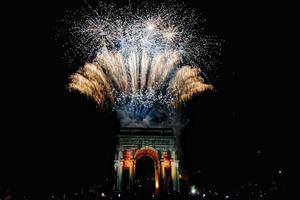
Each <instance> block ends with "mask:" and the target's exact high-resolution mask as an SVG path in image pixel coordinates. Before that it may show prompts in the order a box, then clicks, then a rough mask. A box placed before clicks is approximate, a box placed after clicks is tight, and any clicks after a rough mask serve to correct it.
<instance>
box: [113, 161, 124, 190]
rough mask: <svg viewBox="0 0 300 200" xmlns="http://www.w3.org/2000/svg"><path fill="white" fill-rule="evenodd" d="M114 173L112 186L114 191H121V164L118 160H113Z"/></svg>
mask: <svg viewBox="0 0 300 200" xmlns="http://www.w3.org/2000/svg"><path fill="white" fill-rule="evenodd" d="M114 167H115V171H116V179H115V185H114V191H118V192H120V191H121V184H122V173H123V162H122V161H120V160H115V166H114Z"/></svg>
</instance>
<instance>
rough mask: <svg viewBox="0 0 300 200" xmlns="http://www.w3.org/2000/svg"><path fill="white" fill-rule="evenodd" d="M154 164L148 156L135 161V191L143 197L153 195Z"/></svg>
mask: <svg viewBox="0 0 300 200" xmlns="http://www.w3.org/2000/svg"><path fill="white" fill-rule="evenodd" d="M154 165H155V162H154V160H153V159H152V158H151V157H150V156H147V155H145V156H141V157H140V158H138V159H137V161H136V174H135V184H136V187H135V188H136V191H137V192H138V193H139V194H143V195H152V194H154V193H155V168H154Z"/></svg>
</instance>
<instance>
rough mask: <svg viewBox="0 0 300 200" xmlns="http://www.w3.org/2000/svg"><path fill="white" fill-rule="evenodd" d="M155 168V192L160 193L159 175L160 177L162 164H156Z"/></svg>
mask: <svg viewBox="0 0 300 200" xmlns="http://www.w3.org/2000/svg"><path fill="white" fill-rule="evenodd" d="M154 169H155V194H159V177H160V164H159V163H157V164H155V165H154Z"/></svg>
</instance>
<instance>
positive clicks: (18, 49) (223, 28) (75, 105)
mask: <svg viewBox="0 0 300 200" xmlns="http://www.w3.org/2000/svg"><path fill="white" fill-rule="evenodd" d="M115 2H117V4H118V5H121V4H124V2H125V1H123V0H122V1H121V0H119V1H115ZM120 2H121V3H120ZM132 2H133V1H132ZM186 2H187V4H188V6H189V7H191V8H196V9H197V12H198V13H201V14H202V15H203V16H204V18H206V19H207V22H206V23H205V25H206V33H207V34H209V35H215V36H217V37H218V38H220V39H223V40H224V43H223V47H222V52H223V53H222V56H221V57H220V58H219V60H220V62H219V63H218V64H217V65H216V70H215V71H214V72H213V73H211V74H210V75H211V76H212V77H213V83H214V85H215V87H216V91H215V92H214V93H211V92H209V93H205V94H202V95H199V96H197V97H195V98H194V99H193V100H192V101H191V102H189V103H187V105H186V107H184V108H183V113H184V115H185V116H186V117H187V118H188V119H189V123H188V124H187V126H186V127H185V128H184V130H183V131H182V138H181V142H182V149H183V161H182V164H183V166H184V168H185V169H187V170H189V173H190V179H191V181H193V182H194V183H195V184H198V185H200V186H201V187H203V188H209V189H211V190H213V191H218V192H219V193H222V192H224V193H226V192H227V191H228V193H230V192H232V191H239V192H240V191H242V190H243V189H242V188H245V187H248V186H247V185H249V184H250V185H253V187H254V188H256V189H249V191H256V190H257V191H259V190H261V188H263V189H262V190H263V191H264V192H265V191H266V192H267V194H264V195H265V196H267V198H266V199H268V198H269V199H277V198H278V199H288V198H287V197H292V196H295V195H296V196H298V198H299V190H300V183H299V178H300V176H299V174H300V173H299V169H300V168H299V167H300V165H299V162H298V161H299V153H298V152H299V149H300V147H299V139H296V133H297V131H296V130H293V129H292V126H290V123H292V121H291V120H292V119H291V115H289V114H287V113H286V111H287V110H289V111H293V109H294V107H292V106H291V104H290V103H289V102H288V101H287V96H288V95H287V93H288V91H287V89H286V88H285V86H284V81H283V78H284V77H282V76H284V75H283V74H281V71H284V69H285V68H284V67H285V65H287V62H286V61H284V59H281V58H282V56H283V54H284V53H285V52H282V51H283V50H282V48H281V47H282V45H283V43H284V42H282V41H281V40H280V39H279V38H280V37H281V36H282V35H281V32H284V31H283V30H284V27H285V26H287V24H286V22H285V21H284V20H283V19H282V18H281V17H280V15H281V14H280V13H278V8H279V7H280V5H276V7H275V5H262V4H255V3H253V4H242V3H240V4H226V3H221V4H220V3H216V2H215V3H213V2H210V3H208V2H209V1H199V2H196V1H191V0H189V1H186ZM83 5H84V3H83V1H76V2H75V1H64V2H63V3H62V2H61V1H59V0H52V1H31V2H21V1H20V2H12V3H10V5H7V6H3V8H2V9H4V10H6V9H7V10H11V12H10V13H9V14H7V15H5V17H3V18H2V20H4V24H2V27H3V29H4V30H8V32H5V33H4V34H7V37H3V40H7V41H8V44H5V45H4V46H2V49H3V50H4V51H5V53H4V55H3V54H2V56H3V59H1V60H2V65H1V66H2V68H1V75H2V78H1V89H2V92H1V94H2V95H1V106H2V107H3V108H2V109H1V116H2V117H1V127H2V131H1V136H0V165H1V168H0V184H3V186H1V192H2V191H4V190H6V189H7V188H9V190H10V191H12V192H15V193H18V194H34V195H40V196H43V195H49V194H52V193H57V192H68V191H76V190H78V189H80V188H82V187H89V186H91V185H97V184H102V183H103V182H104V181H105V179H106V178H110V175H111V173H112V164H113V158H114V157H113V155H114V148H115V140H114V136H115V135H114V134H115V133H116V130H117V129H118V126H119V124H118V120H117V118H116V116H115V114H114V113H112V112H102V111H100V110H99V109H98V108H96V105H95V103H93V102H92V101H91V100H89V99H88V98H86V97H85V96H82V95H78V94H76V93H70V92H69V91H68V90H66V84H67V82H68V76H69V75H70V73H72V72H74V71H75V70H76V69H77V68H78V67H79V66H80V65H81V64H82V63H78V65H76V64H73V65H72V66H69V65H68V63H67V61H66V59H64V58H63V55H64V49H63V48H62V43H61V42H60V41H58V40H56V39H55V38H56V35H57V31H58V30H59V26H60V24H59V22H58V21H59V20H60V19H62V17H63V16H64V15H65V12H66V10H75V9H78V8H80V7H81V6H83ZM272 6H273V7H272ZM279 11H280V9H279ZM280 31H281V32H280ZM3 61H4V62H3ZM2 82H3V83H2ZM2 102H3V103H2ZM295 112H296V111H295ZM294 120H295V119H294ZM287 121H288V122H289V123H286V122H287ZM292 124H293V123H292ZM273 182H274V183H273ZM255 184H256V185H255ZM272 184H273V185H272ZM274 185H276V187H277V190H276V191H271V188H274V187H275V186H274ZM249 187H252V186H249ZM257 188H259V189H257ZM258 193H259V192H258ZM230 195H231V193H230ZM258 195H259V194H258ZM244 199H247V198H244ZM294 199H296V198H294Z"/></svg>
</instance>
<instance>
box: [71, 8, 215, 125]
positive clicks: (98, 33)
mask: <svg viewBox="0 0 300 200" xmlns="http://www.w3.org/2000/svg"><path fill="white" fill-rule="evenodd" d="M89 10H90V12H88V14H86V15H84V16H83V18H82V19H81V20H79V21H76V22H74V24H73V26H72V29H71V35H72V37H71V38H72V40H73V44H75V45H74V47H75V50H76V51H77V52H80V53H81V56H82V58H83V59H86V60H89V61H87V62H86V64H85V65H84V66H83V67H82V68H81V69H79V70H78V71H77V72H76V73H74V74H73V75H71V76H70V83H69V88H70V89H71V90H76V91H79V92H81V93H83V94H85V95H87V96H89V97H91V98H92V99H93V100H94V101H95V102H96V103H97V104H98V105H100V107H104V105H108V104H109V105H112V109H114V110H116V111H117V113H118V114H119V116H122V119H123V121H124V118H126V120H125V121H126V122H128V121H130V123H127V125H129V124H130V125H132V122H134V124H138V126H144V125H145V121H147V122H148V121H149V120H153V119H159V121H160V123H161V124H163V123H162V121H170V118H173V117H174V116H173V114H174V112H175V110H176V108H178V107H179V106H180V104H182V103H183V102H186V101H188V100H189V99H191V98H192V97H193V96H194V95H196V94H199V93H201V92H203V91H205V90H211V89H212V88H213V87H212V85H210V84H206V83H205V81H204V79H203V78H202V77H201V68H200V67H198V66H199V65H200V66H202V67H208V68H209V67H210V64H211V63H212V62H211V61H212V60H211V59H207V58H209V57H210V52H211V51H212V50H213V49H214V48H217V47H218V45H219V43H218V42H216V41H215V40H214V39H213V38H211V37H207V36H201V35H200V33H199V32H197V29H195V27H196V25H197V22H198V19H197V17H195V14H194V12H193V11H191V10H188V9H184V7H183V6H182V5H173V6H170V5H166V4H161V5H159V6H157V7H151V9H149V8H148V7H147V6H142V7H141V8H139V9H136V10H133V9H131V7H130V6H129V7H124V8H120V9H117V8H116V7H115V6H113V5H104V4H100V7H99V9H97V10H92V9H91V8H89ZM196 66H197V67H196ZM123 125H126V124H123Z"/></svg>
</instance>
